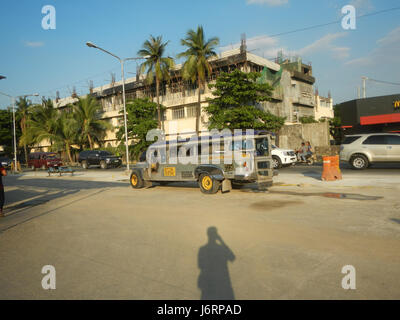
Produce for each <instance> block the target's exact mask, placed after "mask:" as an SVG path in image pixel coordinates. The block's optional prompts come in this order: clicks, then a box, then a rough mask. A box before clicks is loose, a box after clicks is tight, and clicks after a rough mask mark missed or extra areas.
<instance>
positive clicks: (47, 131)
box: [20, 99, 59, 146]
mask: <svg viewBox="0 0 400 320" xmlns="http://www.w3.org/2000/svg"><path fill="white" fill-rule="evenodd" d="M58 117H59V112H58V110H57V109H55V108H54V106H53V103H52V101H51V100H50V99H49V100H44V101H43V103H42V104H41V105H35V106H33V107H32V109H31V112H30V117H29V118H28V120H27V123H26V124H27V129H26V130H25V132H24V133H22V136H21V139H20V144H22V145H26V144H27V143H37V144H39V143H41V142H43V141H48V142H50V145H51V146H52V145H53V142H54V140H55V135H56V132H57V125H58V124H57V119H58Z"/></svg>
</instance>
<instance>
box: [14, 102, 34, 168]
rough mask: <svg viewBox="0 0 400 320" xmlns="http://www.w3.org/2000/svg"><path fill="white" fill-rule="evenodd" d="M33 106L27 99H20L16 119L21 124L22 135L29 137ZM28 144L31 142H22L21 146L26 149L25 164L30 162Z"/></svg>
mask: <svg viewBox="0 0 400 320" xmlns="http://www.w3.org/2000/svg"><path fill="white" fill-rule="evenodd" d="M31 106H32V103H31V102H30V101H29V100H28V99H27V98H26V97H20V98H19V100H18V101H17V111H16V118H17V121H18V122H19V125H20V128H21V133H22V135H24V134H25V135H27V123H28V119H29V115H30V109H31ZM28 144H29V141H27V140H24V141H23V143H21V142H20V145H22V146H23V147H24V153H25V163H27V161H28V148H27V145H28Z"/></svg>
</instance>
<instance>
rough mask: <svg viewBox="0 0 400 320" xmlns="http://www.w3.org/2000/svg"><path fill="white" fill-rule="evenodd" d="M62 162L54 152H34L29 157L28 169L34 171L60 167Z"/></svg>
mask: <svg viewBox="0 0 400 320" xmlns="http://www.w3.org/2000/svg"><path fill="white" fill-rule="evenodd" d="M60 166H62V161H61V159H60V157H59V156H58V155H57V153H54V152H33V153H30V154H29V156H28V167H30V168H31V169H32V170H35V169H38V168H41V169H43V170H45V169H48V168H49V167H60Z"/></svg>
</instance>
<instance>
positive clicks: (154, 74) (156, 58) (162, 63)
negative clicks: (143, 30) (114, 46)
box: [138, 35, 174, 129]
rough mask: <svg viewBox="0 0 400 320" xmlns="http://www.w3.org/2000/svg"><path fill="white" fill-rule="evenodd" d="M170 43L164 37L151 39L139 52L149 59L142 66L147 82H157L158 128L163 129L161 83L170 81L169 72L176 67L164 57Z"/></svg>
mask: <svg viewBox="0 0 400 320" xmlns="http://www.w3.org/2000/svg"><path fill="white" fill-rule="evenodd" d="M168 42H169V41H166V42H163V41H162V36H158V37H156V38H154V37H153V36H152V35H150V39H149V40H146V41H145V42H144V43H143V46H142V49H141V50H139V51H138V55H139V56H141V57H147V58H146V61H145V62H143V63H142V65H141V72H145V71H146V73H147V82H148V83H149V84H151V83H153V81H154V78H155V80H156V95H157V106H158V108H157V118H158V127H159V128H160V129H161V121H162V119H161V107H160V83H161V82H162V81H165V80H169V70H170V69H171V68H172V67H173V66H174V60H173V59H172V58H170V57H164V53H165V47H166V46H167V44H168Z"/></svg>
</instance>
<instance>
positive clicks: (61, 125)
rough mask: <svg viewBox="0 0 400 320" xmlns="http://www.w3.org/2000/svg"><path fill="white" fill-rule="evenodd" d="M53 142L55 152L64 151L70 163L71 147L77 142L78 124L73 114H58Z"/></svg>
mask: <svg viewBox="0 0 400 320" xmlns="http://www.w3.org/2000/svg"><path fill="white" fill-rule="evenodd" d="M54 140H55V147H56V149H57V151H60V150H65V151H66V152H67V156H68V159H69V162H71V163H72V162H73V160H72V156H71V146H72V145H73V144H75V143H76V142H77V141H78V140H79V124H78V121H77V120H76V119H75V117H74V114H72V113H69V112H61V113H60V115H59V117H58V118H57V130H56V133H55V135H54Z"/></svg>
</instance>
